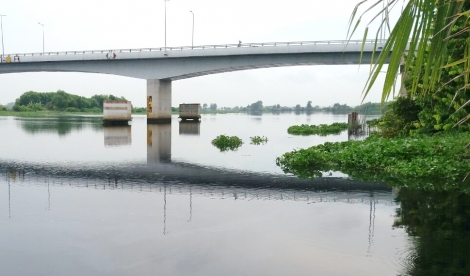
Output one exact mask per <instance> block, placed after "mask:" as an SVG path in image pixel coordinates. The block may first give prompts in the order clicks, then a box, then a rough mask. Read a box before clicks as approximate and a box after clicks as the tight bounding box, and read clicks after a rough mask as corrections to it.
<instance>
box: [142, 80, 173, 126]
mask: <svg viewBox="0 0 470 276" xmlns="http://www.w3.org/2000/svg"><path fill="white" fill-rule="evenodd" d="M169 122H171V80H147V123H169Z"/></svg>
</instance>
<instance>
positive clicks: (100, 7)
mask: <svg viewBox="0 0 470 276" xmlns="http://www.w3.org/2000/svg"><path fill="white" fill-rule="evenodd" d="M357 2H359V0H328V1H325V0H289V1H272V0H238V1H231V0H225V1H220V0H171V1H168V2H166V12H167V46H187V45H191V34H192V33H191V31H192V19H193V18H192V14H191V13H190V10H192V11H193V12H194V15H195V24H194V29H195V30H194V44H195V45H206V44H226V43H237V42H238V41H239V40H241V41H243V42H244V43H249V42H287V41H318V40H343V39H345V37H346V33H347V23H348V19H349V17H350V15H351V12H352V11H353V8H354V6H355V5H356V4H357ZM164 12H165V2H164V0H127V1H122V0H114V1H107V0H81V1H69V0H40V1H38V0H2V1H1V2H0V14H5V15H7V16H6V17H3V39H4V45H5V49H4V50H5V54H14V53H31V52H42V26H41V25H39V24H38V22H41V23H42V24H44V26H45V28H44V29H45V51H46V52H48V51H68V50H101V49H121V48H149V47H160V46H163V45H164V43H165V41H164V38H165V36H164V33H165V17H164ZM369 18H370V16H369ZM362 35H363V28H361V29H360V31H358V33H357V35H356V36H355V38H357V39H362ZM371 37H372V35H371ZM368 69H369V67H368V66H364V65H363V66H361V67H359V66H354V65H349V66H334V65H330V66H294V67H283V68H269V69H254V70H246V71H239V72H230V73H222V74H215V75H209V76H202V77H196V78H190V79H185V80H179V81H174V82H173V100H172V101H173V103H172V105H173V106H178V104H180V103H194V102H196V103H201V104H203V103H208V104H210V103H216V104H217V105H218V106H219V107H222V106H230V107H233V106H246V105H248V104H251V103H253V102H256V101H258V100H261V101H263V103H264V105H273V104H281V105H282V106H295V105H296V104H301V105H306V103H307V101H312V102H313V105H320V106H330V105H332V104H334V103H341V104H348V105H351V106H354V105H358V104H360V102H361V100H362V97H361V92H362V89H363V87H364V84H365V81H366V80H367V76H368ZM382 82H383V78H382V79H380V80H379V81H378V85H376V87H375V88H374V89H373V91H372V93H371V94H370V95H369V96H368V98H366V101H372V102H379V101H380V94H381V93H380V91H381V90H380V89H381V84H382ZM59 89H62V90H64V91H66V92H68V93H72V94H77V95H81V96H86V97H90V96H92V95H94V94H113V95H117V96H124V97H126V98H127V99H128V100H131V101H132V103H133V105H134V106H145V101H146V81H145V80H141V79H132V78H127V77H121V76H112V75H104V74H89V73H19V74H2V75H0V104H7V103H9V102H13V101H14V100H15V99H17V98H18V97H19V96H20V95H21V94H22V93H23V92H26V91H30V90H33V91H38V92H49V91H57V90H59Z"/></svg>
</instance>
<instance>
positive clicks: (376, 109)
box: [0, 90, 387, 115]
mask: <svg viewBox="0 0 470 276" xmlns="http://www.w3.org/2000/svg"><path fill="white" fill-rule="evenodd" d="M105 100H123V101H126V98H124V97H117V96H114V95H94V96H92V97H91V98H86V97H82V96H77V95H72V94H68V93H66V92H64V91H62V90H59V91H57V92H44V93H42V92H34V91H29V92H25V93H23V94H22V95H21V96H20V97H19V98H18V99H16V101H15V104H14V105H13V107H12V108H11V109H12V110H13V111H21V112H31V111H65V112H91V113H101V112H102V111H103V101H105ZM7 109H8V108H6V107H5V106H2V105H0V111H5V110H7ZM201 109H202V112H204V113H219V112H222V113H232V112H240V113H250V114H261V113H282V112H295V113H315V112H331V113H337V114H347V113H351V112H354V111H356V112H358V113H360V114H367V115H381V114H383V113H384V112H385V111H386V110H387V104H384V105H383V106H381V104H380V103H371V102H368V103H365V104H362V105H359V106H356V107H351V106H348V105H346V104H339V103H335V104H334V105H333V106H329V107H320V106H318V105H316V106H313V105H312V102H311V101H308V102H307V103H306V105H304V106H301V105H300V104H297V105H296V106H294V107H288V106H281V105H280V104H276V105H271V106H264V105H263V102H262V101H257V102H255V103H252V104H249V105H247V106H235V107H218V106H217V104H215V103H211V104H207V103H205V104H203V105H202V106H201ZM172 111H173V112H178V108H177V107H173V108H172ZM132 112H133V113H142V114H145V113H146V108H145V107H132Z"/></svg>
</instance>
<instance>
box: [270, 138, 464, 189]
mask: <svg viewBox="0 0 470 276" xmlns="http://www.w3.org/2000/svg"><path fill="white" fill-rule="evenodd" d="M468 141H470V133H457V134H455V133H448V134H441V135H434V136H423V137H419V138H417V137H407V138H395V139H387V138H381V137H377V136H373V137H369V138H367V139H366V140H365V141H348V142H336V143H330V142H327V143H324V144H323V145H317V146H313V147H310V148H308V149H300V150H294V151H292V152H288V153H285V154H284V155H282V156H281V157H278V158H277V159H276V164H277V165H278V166H279V167H280V168H281V169H282V170H283V171H284V172H285V173H291V174H294V175H296V176H299V177H302V178H314V177H319V176H321V175H322V173H323V172H328V171H340V172H343V173H346V174H348V175H349V176H350V177H352V178H353V179H356V180H373V181H381V182H386V183H388V184H392V185H398V186H401V187H414V188H423V189H431V188H432V189H433V190H435V189H437V188H446V189H449V188H451V187H455V186H456V185H457V186H460V187H461V188H462V187H467V186H468V182H469V177H466V176H467V175H468V173H469V172H470V148H466V147H465V146H466V145H467V144H468ZM464 179H466V181H464Z"/></svg>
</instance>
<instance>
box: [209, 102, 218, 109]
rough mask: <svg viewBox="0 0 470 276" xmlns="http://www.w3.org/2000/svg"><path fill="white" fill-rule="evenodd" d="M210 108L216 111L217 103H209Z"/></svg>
mask: <svg viewBox="0 0 470 276" xmlns="http://www.w3.org/2000/svg"><path fill="white" fill-rule="evenodd" d="M210 109H211V110H212V111H216V110H217V104H215V103H211V107H210Z"/></svg>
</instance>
